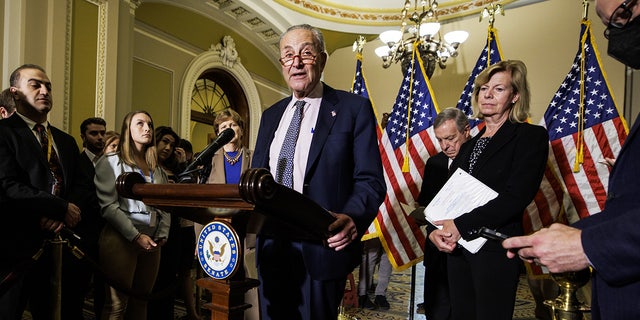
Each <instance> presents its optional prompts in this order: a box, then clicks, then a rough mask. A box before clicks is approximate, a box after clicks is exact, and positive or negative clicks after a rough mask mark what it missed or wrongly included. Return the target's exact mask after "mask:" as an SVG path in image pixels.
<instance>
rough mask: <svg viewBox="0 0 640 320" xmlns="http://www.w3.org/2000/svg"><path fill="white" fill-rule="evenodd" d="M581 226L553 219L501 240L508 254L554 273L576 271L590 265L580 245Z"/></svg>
mask: <svg viewBox="0 0 640 320" xmlns="http://www.w3.org/2000/svg"><path fill="white" fill-rule="evenodd" d="M581 235H582V230H579V229H576V228H572V227H569V226H567V225H564V224H559V223H554V224H552V225H551V226H550V227H549V228H543V229H541V230H539V231H537V232H535V233H534V234H532V235H529V236H523V237H511V238H508V239H506V240H504V241H503V242H502V246H503V247H504V248H505V249H507V256H508V257H509V258H513V257H515V256H516V254H517V255H518V256H519V257H520V259H522V260H524V261H527V262H530V263H533V262H535V263H538V264H541V265H543V266H545V267H547V268H548V269H549V271H551V272H553V273H559V272H565V271H579V270H582V269H585V268H586V267H588V266H589V262H588V260H587V256H586V255H585V253H584V250H583V248H582V241H581V238H580V237H581Z"/></svg>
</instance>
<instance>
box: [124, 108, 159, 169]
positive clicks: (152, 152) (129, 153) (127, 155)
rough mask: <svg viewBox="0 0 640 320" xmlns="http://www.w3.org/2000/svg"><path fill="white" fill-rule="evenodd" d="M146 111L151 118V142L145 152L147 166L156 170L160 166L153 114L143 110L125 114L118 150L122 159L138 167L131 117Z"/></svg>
mask: <svg viewBox="0 0 640 320" xmlns="http://www.w3.org/2000/svg"><path fill="white" fill-rule="evenodd" d="M140 113H144V114H146V115H147V116H148V117H149V119H151V125H150V127H151V140H152V141H151V142H149V144H147V145H146V148H147V149H146V150H145V152H144V159H145V161H146V162H147V166H149V170H151V171H154V170H155V169H156V167H157V166H158V154H157V152H156V137H155V135H154V134H153V119H152V118H151V115H150V114H149V113H148V112H146V111H142V110H138V111H131V112H129V113H127V115H126V116H124V119H123V120H122V130H121V131H120V143H119V144H118V150H119V151H120V159H122V161H123V162H124V163H126V164H128V165H130V166H132V167H137V165H136V162H135V160H134V155H133V151H134V150H135V145H134V142H133V139H131V119H133V117H134V116H135V115H136V114H140Z"/></svg>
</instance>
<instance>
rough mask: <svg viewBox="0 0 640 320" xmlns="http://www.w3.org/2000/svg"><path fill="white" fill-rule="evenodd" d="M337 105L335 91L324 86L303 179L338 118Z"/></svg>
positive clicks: (316, 158) (338, 110)
mask: <svg viewBox="0 0 640 320" xmlns="http://www.w3.org/2000/svg"><path fill="white" fill-rule="evenodd" d="M337 103H338V97H337V95H336V91H335V90H334V89H333V88H331V87H329V86H327V85H326V84H324V92H323V94H322V102H321V103H320V110H319V111H318V120H317V121H316V126H315V128H314V132H313V138H312V139H311V146H310V148H309V157H308V158H307V168H306V169H305V177H306V176H307V173H308V172H309V169H310V168H311V167H312V166H313V165H314V164H315V162H316V161H317V160H318V157H319V156H320V152H321V151H322V148H323V147H324V144H325V141H327V137H328V136H329V132H331V128H332V127H333V124H334V123H335V120H336V118H337V117H339V116H340V109H339V106H338V105H337Z"/></svg>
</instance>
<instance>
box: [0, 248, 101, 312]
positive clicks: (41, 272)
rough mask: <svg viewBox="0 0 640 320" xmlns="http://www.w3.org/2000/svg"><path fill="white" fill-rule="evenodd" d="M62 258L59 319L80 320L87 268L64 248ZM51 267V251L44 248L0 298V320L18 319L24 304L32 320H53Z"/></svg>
mask: <svg viewBox="0 0 640 320" xmlns="http://www.w3.org/2000/svg"><path fill="white" fill-rule="evenodd" d="M63 245H64V244H63ZM65 246H66V245H65ZM62 256H63V258H62V278H61V298H60V303H61V305H60V306H61V319H65V320H66V319H69V320H82V319H83V317H82V309H83V306H84V299H85V295H86V293H87V291H88V289H89V283H90V280H91V268H90V266H88V265H87V264H85V263H84V262H83V261H80V260H78V259H77V258H75V256H73V254H72V253H71V252H70V251H69V250H68V249H67V248H66V247H63V251H62ZM53 264H54V260H53V258H52V255H51V248H50V247H47V248H45V251H44V253H43V254H42V256H41V257H40V259H39V260H38V261H37V262H35V264H33V265H32V266H31V267H30V268H29V269H28V270H27V271H26V273H23V274H21V276H20V277H19V278H18V279H17V280H16V281H15V282H14V284H13V286H12V287H11V288H10V289H9V291H7V292H6V293H5V294H4V295H3V296H2V297H1V298H0V319H2V320H4V319H7V320H8V319H18V320H19V319H22V314H23V312H24V310H25V308H26V306H27V304H28V305H29V311H30V312H31V315H32V317H33V319H34V320H47V319H52V318H53V316H54V315H53V310H54V307H55V303H56V302H55V298H56V297H55V296H54V294H53V291H52V285H53V282H52V280H53V269H54V266H53Z"/></svg>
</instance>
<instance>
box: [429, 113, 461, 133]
mask: <svg viewBox="0 0 640 320" xmlns="http://www.w3.org/2000/svg"><path fill="white" fill-rule="evenodd" d="M448 120H455V122H456V128H457V129H458V132H464V130H465V128H467V126H468V125H469V119H467V116H466V115H465V114H464V112H462V111H461V110H460V109H456V108H452V107H449V108H446V109H444V110H442V111H440V113H438V115H437V116H436V119H435V120H434V121H433V128H434V129H436V128H438V127H439V126H441V125H442V124H443V123H445V122H446V121H448Z"/></svg>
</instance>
